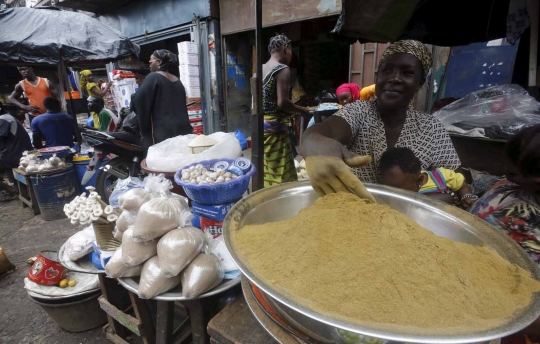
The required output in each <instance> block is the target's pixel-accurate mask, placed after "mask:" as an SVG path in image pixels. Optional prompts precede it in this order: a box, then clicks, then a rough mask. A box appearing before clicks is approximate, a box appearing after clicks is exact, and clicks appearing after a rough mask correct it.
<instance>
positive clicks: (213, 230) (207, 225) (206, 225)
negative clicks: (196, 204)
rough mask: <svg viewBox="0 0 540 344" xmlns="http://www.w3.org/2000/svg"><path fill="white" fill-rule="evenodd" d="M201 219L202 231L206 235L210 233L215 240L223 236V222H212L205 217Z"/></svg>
mask: <svg viewBox="0 0 540 344" xmlns="http://www.w3.org/2000/svg"><path fill="white" fill-rule="evenodd" d="M200 219H201V230H202V231H203V232H204V233H210V234H211V235H212V237H214V238H217V237H218V236H220V235H222V234H223V221H216V220H211V219H207V218H206V217H203V216H200Z"/></svg>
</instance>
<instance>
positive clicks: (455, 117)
mask: <svg viewBox="0 0 540 344" xmlns="http://www.w3.org/2000/svg"><path fill="white" fill-rule="evenodd" d="M539 106H540V104H539V103H538V102H537V101H536V100H535V99H534V98H533V97H531V96H530V95H529V94H528V93H527V91H526V90H525V89H523V88H522V87H521V86H519V85H498V86H492V87H488V88H486V89H483V90H479V91H475V92H471V93H469V94H468V95H467V96H465V97H463V98H462V99H459V100H457V101H455V102H453V103H451V104H449V105H447V106H445V107H443V108H442V109H440V110H439V111H437V112H435V113H434V114H433V115H434V116H435V117H436V118H437V119H438V120H439V121H441V123H442V124H443V125H444V126H445V128H447V130H449V131H452V126H454V127H458V128H459V129H463V130H471V129H475V128H483V129H484V130H485V133H486V136H488V137H491V138H503V139H504V138H509V137H510V136H512V135H514V134H515V133H516V132H518V131H519V130H521V129H522V128H524V127H527V126H531V125H535V124H539V123H540V112H539Z"/></svg>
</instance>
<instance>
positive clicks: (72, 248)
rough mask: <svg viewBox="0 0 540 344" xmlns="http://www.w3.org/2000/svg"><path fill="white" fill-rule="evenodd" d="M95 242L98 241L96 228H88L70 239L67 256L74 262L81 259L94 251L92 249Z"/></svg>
mask: <svg viewBox="0 0 540 344" xmlns="http://www.w3.org/2000/svg"><path fill="white" fill-rule="evenodd" d="M94 241H96V235H95V233H94V228H93V227H92V226H88V227H86V228H85V229H83V230H81V231H79V232H78V233H76V234H75V235H73V236H72V237H71V238H70V239H68V241H67V242H66V256H67V257H68V259H69V260H71V261H72V262H74V261H76V260H78V259H81V258H82V257H84V256H86V255H87V254H88V253H90V252H92V251H93V250H94V248H93V247H92V242H94Z"/></svg>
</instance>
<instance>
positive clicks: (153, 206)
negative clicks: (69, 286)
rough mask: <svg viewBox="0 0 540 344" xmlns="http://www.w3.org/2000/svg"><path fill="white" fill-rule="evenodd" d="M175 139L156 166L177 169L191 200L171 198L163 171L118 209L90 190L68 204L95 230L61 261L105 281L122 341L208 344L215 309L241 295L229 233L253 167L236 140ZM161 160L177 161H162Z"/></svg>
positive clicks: (131, 188)
mask: <svg viewBox="0 0 540 344" xmlns="http://www.w3.org/2000/svg"><path fill="white" fill-rule="evenodd" d="M170 140H171V141H173V142H167V141H165V142H163V143H161V144H157V145H155V146H153V147H152V149H153V151H151V154H149V157H148V159H149V160H148V163H149V164H150V166H153V167H154V168H160V169H163V170H167V169H177V170H176V173H175V176H174V183H176V184H177V185H179V186H180V187H182V188H183V191H184V193H185V194H187V195H188V197H189V200H188V199H187V198H185V197H183V196H180V195H178V194H175V193H173V192H171V191H172V190H173V187H172V182H171V180H169V179H168V178H167V177H166V176H165V175H164V174H160V175H154V174H150V175H149V176H148V177H146V178H145V179H144V180H138V178H131V179H130V180H129V181H127V183H126V184H125V186H122V185H120V186H119V187H118V188H116V189H115V191H114V193H113V194H112V195H111V197H110V199H109V200H110V202H111V205H108V204H106V203H104V202H103V201H102V200H101V197H100V196H99V195H98V194H97V193H96V192H95V191H94V188H92V187H89V188H88V189H89V190H88V191H89V194H86V193H82V194H80V195H79V196H77V197H75V198H74V199H73V200H72V201H71V202H70V203H68V204H66V205H65V206H64V212H65V215H66V216H67V217H69V218H70V219H71V222H72V224H74V225H85V226H88V227H86V228H85V229H83V230H81V231H79V232H78V233H77V234H75V235H74V236H72V237H71V238H69V239H68V240H67V241H66V242H65V243H64V244H63V245H62V246H61V247H60V249H59V251H58V260H59V262H60V263H61V264H62V265H63V267H65V268H66V269H69V270H70V271H74V272H80V273H86V274H92V275H96V276H98V278H99V282H100V283H99V284H100V287H101V290H102V295H103V296H102V297H101V298H100V299H99V303H100V306H101V308H102V309H103V310H104V311H105V312H106V313H107V318H108V325H107V327H106V333H107V336H108V338H110V339H111V340H113V341H114V340H121V339H122V338H125V336H126V335H127V333H128V332H126V328H127V330H128V331H129V332H132V333H134V334H136V335H138V336H140V337H142V338H143V339H144V340H146V341H148V342H157V343H170V342H171V341H172V340H173V338H181V339H182V340H187V339H189V338H192V340H193V341H194V342H196V343H205V342H207V340H208V336H207V332H206V326H207V323H208V321H209V320H210V318H211V317H212V316H213V315H214V314H215V310H214V309H215V307H216V304H217V303H218V301H219V300H226V299H227V297H230V296H234V295H235V294H231V295H229V294H227V291H228V290H230V289H235V287H236V286H238V285H239V283H240V272H239V271H238V269H237V267H236V265H235V264H234V263H233V262H232V260H231V259H230V256H229V255H228V251H227V249H226V247H225V243H224V240H223V236H222V234H221V233H222V229H221V228H222V223H223V220H224V219H225V217H226V215H227V213H228V212H229V211H230V209H231V208H232V207H233V206H234V204H235V203H236V202H237V201H238V200H239V199H241V198H242V197H243V196H244V194H245V193H246V192H247V191H248V186H249V183H250V179H251V176H252V175H253V173H254V172H255V170H254V166H253V165H252V164H251V162H250V161H249V160H248V159H245V158H242V157H239V155H240V154H241V149H240V145H239V142H238V140H237V139H236V138H235V136H234V134H226V133H216V134H213V135H210V136H208V137H206V136H204V135H202V136H199V135H193V134H191V135H186V136H180V137H177V138H173V139H170ZM171 143H173V144H172V145H171ZM182 146H184V149H182ZM169 149H172V150H173V151H168V150H169ZM160 154H166V155H168V156H169V159H168V160H167V161H164V160H162V159H161V158H156V157H157V156H159V155H160ZM212 157H214V158H215V159H211V158H212ZM209 158H210V160H208V159H209ZM160 163H161V164H162V165H159V164H160ZM163 164H166V165H167V166H163ZM188 202H189V203H190V204H191V208H190V207H189V206H188ZM115 281H117V283H115ZM228 295H229V296H228ZM221 302H224V301H221ZM129 306H131V311H129V312H128V311H126V308H128V307H129ZM153 318H154V319H156V321H155V322H154V321H152V319H153ZM178 322H180V325H179V326H176V324H178Z"/></svg>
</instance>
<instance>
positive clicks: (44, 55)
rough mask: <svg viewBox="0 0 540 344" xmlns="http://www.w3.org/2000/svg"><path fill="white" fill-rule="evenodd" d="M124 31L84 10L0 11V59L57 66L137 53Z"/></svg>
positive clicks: (24, 9) (12, 9) (45, 8)
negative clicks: (84, 12) (61, 61)
mask: <svg viewBox="0 0 540 344" xmlns="http://www.w3.org/2000/svg"><path fill="white" fill-rule="evenodd" d="M139 51H140V48H139V46H137V45H136V44H134V43H133V42H131V41H130V40H129V38H127V37H126V36H124V35H123V34H122V33H121V32H119V31H117V30H115V29H113V28H111V27H109V26H107V25H105V24H103V23H101V22H100V21H98V20H96V19H94V18H92V17H90V16H88V15H86V14H82V13H78V12H69V11H62V10H59V9H58V8H54V7H44V8H26V7H17V8H9V9H6V10H2V11H0V61H3V62H13V63H31V64H34V63H39V64H52V65H56V64H58V63H59V62H60V60H63V61H65V62H67V63H77V62H91V61H104V62H106V61H112V60H118V59H122V58H125V57H128V56H135V57H136V56H138V55H139Z"/></svg>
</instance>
